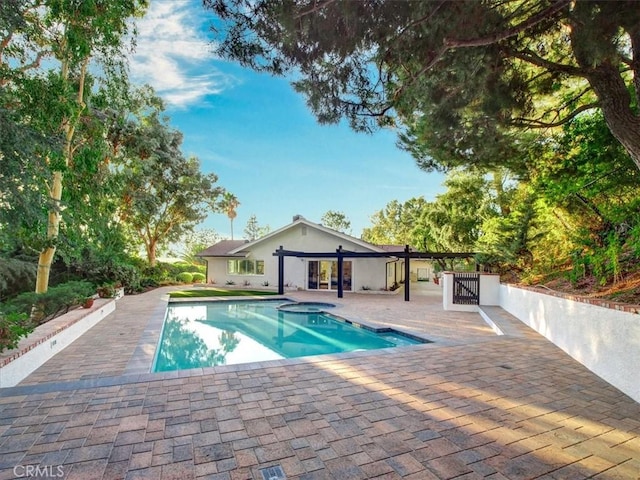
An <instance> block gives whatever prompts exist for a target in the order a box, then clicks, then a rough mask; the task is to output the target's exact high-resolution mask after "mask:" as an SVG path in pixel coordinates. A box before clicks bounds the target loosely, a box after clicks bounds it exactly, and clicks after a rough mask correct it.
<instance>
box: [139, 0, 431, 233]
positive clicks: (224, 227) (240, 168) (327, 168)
mask: <svg viewBox="0 0 640 480" xmlns="http://www.w3.org/2000/svg"><path fill="white" fill-rule="evenodd" d="M212 18H213V17H212V15H211V14H210V12H207V11H205V10H204V9H203V8H202V6H201V3H200V1H199V0H152V1H151V7H150V9H149V11H148V13H147V15H146V16H145V18H144V19H142V20H140V21H139V22H138V29H139V36H138V39H137V49H136V54H135V55H134V56H133V57H132V59H131V75H132V78H133V79H134V81H136V82H138V83H148V84H150V85H152V86H153V87H154V88H155V89H156V91H157V92H158V94H159V95H160V96H161V97H163V98H164V99H165V101H166V102H167V106H168V108H167V113H168V115H169V116H170V117H171V125H172V126H173V127H175V128H177V129H178V130H180V131H182V132H183V134H184V143H183V151H184V153H185V154H186V155H195V156H196V157H198V158H199V159H200V162H201V165H202V170H203V171H205V172H213V173H215V174H216V175H218V179H219V180H218V182H219V184H220V185H221V186H222V187H224V188H225V189H227V190H229V191H231V192H232V193H233V194H234V195H236V196H237V197H238V199H239V201H240V206H239V208H238V216H237V218H236V219H235V221H234V238H236V239H237V238H240V237H241V236H242V231H243V230H244V227H245V225H246V223H247V220H248V219H249V217H250V216H251V215H256V217H257V219H258V222H259V224H260V225H262V226H264V225H269V226H270V227H271V228H272V229H276V228H280V227H282V226H284V225H286V224H287V223H289V222H291V219H292V217H293V215H296V214H301V215H303V216H304V217H306V218H307V219H309V220H311V221H315V222H319V221H320V218H321V217H322V215H323V214H324V213H325V212H326V211H328V210H336V211H342V212H344V213H345V215H346V216H347V218H348V219H349V220H350V221H351V226H352V234H353V235H355V236H360V234H361V232H362V229H363V228H365V227H368V226H370V220H369V219H370V216H371V215H372V214H374V213H375V212H376V211H378V210H381V209H383V208H384V207H385V205H386V204H387V203H388V202H390V201H391V200H394V199H396V200H399V201H405V200H408V199H409V198H411V197H416V196H424V197H425V198H426V199H427V200H432V199H433V198H434V197H435V195H436V194H438V193H440V192H441V191H442V186H441V183H442V180H443V176H442V175H440V174H436V173H425V172H423V171H421V170H419V169H418V167H416V165H415V161H414V160H413V158H412V157H411V156H410V155H409V154H408V153H406V152H403V151H402V150H400V149H398V148H397V147H396V134H395V133H394V132H392V131H388V130H385V131H380V132H377V133H375V134H373V135H366V134H361V133H355V132H353V131H351V130H350V129H349V127H348V126H347V125H346V124H341V125H332V126H327V125H320V124H318V123H317V122H316V120H315V117H314V116H313V114H312V113H311V111H310V110H309V109H308V108H307V106H306V105H305V99H304V97H303V96H302V95H299V94H297V93H295V92H294V91H293V88H292V87H291V86H290V84H289V81H288V80H287V79H284V78H276V77H271V76H269V75H265V74H257V73H255V72H253V71H250V70H247V69H243V68H241V67H239V66H238V65H235V64H232V63H230V62H226V61H223V60H221V59H219V58H216V57H215V55H214V54H213V52H212V50H213V47H212V44H211V42H212V40H213V38H212V35H211V34H210V33H209V32H208V26H209V24H210V22H211V20H212ZM200 228H213V229H215V230H216V231H217V232H218V233H219V234H221V235H222V236H223V237H229V236H230V227H229V220H228V218H227V217H226V216H225V215H224V214H220V213H217V214H211V215H209V218H207V220H206V221H205V222H204V223H203V224H202V225H201V227H200Z"/></svg>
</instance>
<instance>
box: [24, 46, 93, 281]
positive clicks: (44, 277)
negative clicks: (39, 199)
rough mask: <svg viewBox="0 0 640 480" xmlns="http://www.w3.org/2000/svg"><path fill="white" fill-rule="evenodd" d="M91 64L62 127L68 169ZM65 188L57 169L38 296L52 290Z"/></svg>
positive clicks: (84, 66) (63, 72) (65, 66)
mask: <svg viewBox="0 0 640 480" xmlns="http://www.w3.org/2000/svg"><path fill="white" fill-rule="evenodd" d="M88 64H89V57H86V58H85V59H84V61H83V62H82V66H81V68H80V78H79V86H78V93H77V95H76V99H75V103H76V107H77V110H76V112H75V114H74V115H73V116H71V117H68V118H66V119H65V120H64V121H63V124H62V130H63V131H64V140H65V143H64V149H63V155H64V164H65V167H69V165H71V160H72V158H73V138H74V136H75V133H76V125H77V124H78V120H79V118H80V116H81V115H82V112H83V111H84V109H85V107H86V105H85V103H84V82H85V78H86V74H87V66H88ZM61 68H62V70H61V76H62V80H63V82H64V83H67V82H68V81H69V68H70V65H69V62H68V61H64V62H63V63H62V67H61ZM62 187H63V175H62V172H61V171H59V170H57V171H54V172H53V179H52V181H51V186H50V187H49V195H50V200H51V202H52V206H51V208H50V210H49V213H48V221H47V246H46V247H45V248H44V249H43V250H42V251H41V252H40V256H39V258H38V273H37V276H36V290H35V291H36V293H44V292H46V291H47V290H48V288H49V277H50V276H51V265H52V263H53V259H54V258H55V254H56V241H57V239H58V234H59V232H60V221H61V219H62V216H61V212H60V206H61V205H60V202H61V200H62Z"/></svg>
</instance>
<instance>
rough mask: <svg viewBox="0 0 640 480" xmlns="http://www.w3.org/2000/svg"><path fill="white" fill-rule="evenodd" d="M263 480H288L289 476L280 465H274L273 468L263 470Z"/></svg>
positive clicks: (261, 470) (261, 471)
mask: <svg viewBox="0 0 640 480" xmlns="http://www.w3.org/2000/svg"><path fill="white" fill-rule="evenodd" d="M260 473H262V478H263V480H286V478H287V476H286V475H285V474H284V472H283V471H282V467H281V466H280V465H274V466H273V467H267V468H261V469H260Z"/></svg>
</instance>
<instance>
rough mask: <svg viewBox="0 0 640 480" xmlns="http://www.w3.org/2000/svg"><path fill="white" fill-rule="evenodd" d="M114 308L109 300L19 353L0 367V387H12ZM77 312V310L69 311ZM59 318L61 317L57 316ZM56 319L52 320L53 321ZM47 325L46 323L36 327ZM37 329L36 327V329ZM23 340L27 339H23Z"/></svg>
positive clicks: (114, 304)
mask: <svg viewBox="0 0 640 480" xmlns="http://www.w3.org/2000/svg"><path fill="white" fill-rule="evenodd" d="M115 309H116V302H115V301H113V300H111V301H109V302H107V303H105V304H104V305H102V306H100V307H99V308H97V309H96V310H94V311H93V312H91V313H89V314H88V315H87V316H85V317H84V318H82V319H80V320H78V321H77V322H75V323H73V324H72V325H70V326H68V327H66V328H64V329H63V330H61V331H60V332H58V333H56V334H55V335H53V336H51V337H50V338H46V339H45V340H44V341H42V342H41V343H38V344H37V345H35V346H33V348H30V349H29V350H28V351H25V352H24V353H21V354H20V355H19V356H17V357H16V358H14V359H12V360H11V361H10V362H9V363H7V364H6V365H4V366H2V368H0V388H4V387H13V386H15V385H17V384H18V383H20V382H21V381H22V380H24V379H25V378H26V377H27V376H28V375H29V374H31V373H32V372H33V371H34V370H36V369H37V368H38V367H40V366H41V365H42V364H43V363H45V362H46V361H47V360H49V359H50V358H52V357H53V356H54V355H55V354H56V353H58V352H60V351H61V350H63V349H64V348H66V347H67V346H69V345H70V344H71V343H72V342H73V341H74V340H76V339H77V338H78V337H80V335H82V334H83V333H84V332H86V331H87V330H89V329H90V328H91V327H93V326H94V325H95V324H97V323H98V322H99V321H100V320H102V319H103V318H105V317H106V316H107V315H109V314H110V313H111V312H113V311H114V310H115ZM71 313H73V314H77V312H75V311H74V312H71ZM58 319H61V317H58ZM55 320H56V319H54V320H52V322H54V321H55ZM41 327H47V324H44V325H41V326H40V327H38V328H41ZM36 330H37V329H36ZM24 341H25V342H27V341H28V338H27V339H24Z"/></svg>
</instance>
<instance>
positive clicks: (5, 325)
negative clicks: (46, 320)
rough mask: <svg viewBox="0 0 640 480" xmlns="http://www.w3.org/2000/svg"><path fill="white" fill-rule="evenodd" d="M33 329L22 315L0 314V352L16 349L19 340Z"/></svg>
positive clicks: (26, 317)
mask: <svg viewBox="0 0 640 480" xmlns="http://www.w3.org/2000/svg"><path fill="white" fill-rule="evenodd" d="M34 327H35V326H34V324H33V322H31V321H30V320H29V316H28V315H26V314H24V313H7V314H4V313H2V312H0V352H2V351H4V350H10V349H12V348H16V347H17V346H18V342H19V341H20V339H21V338H22V337H26V336H27V335H29V334H30V333H31V332H32V331H33V329H34Z"/></svg>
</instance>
